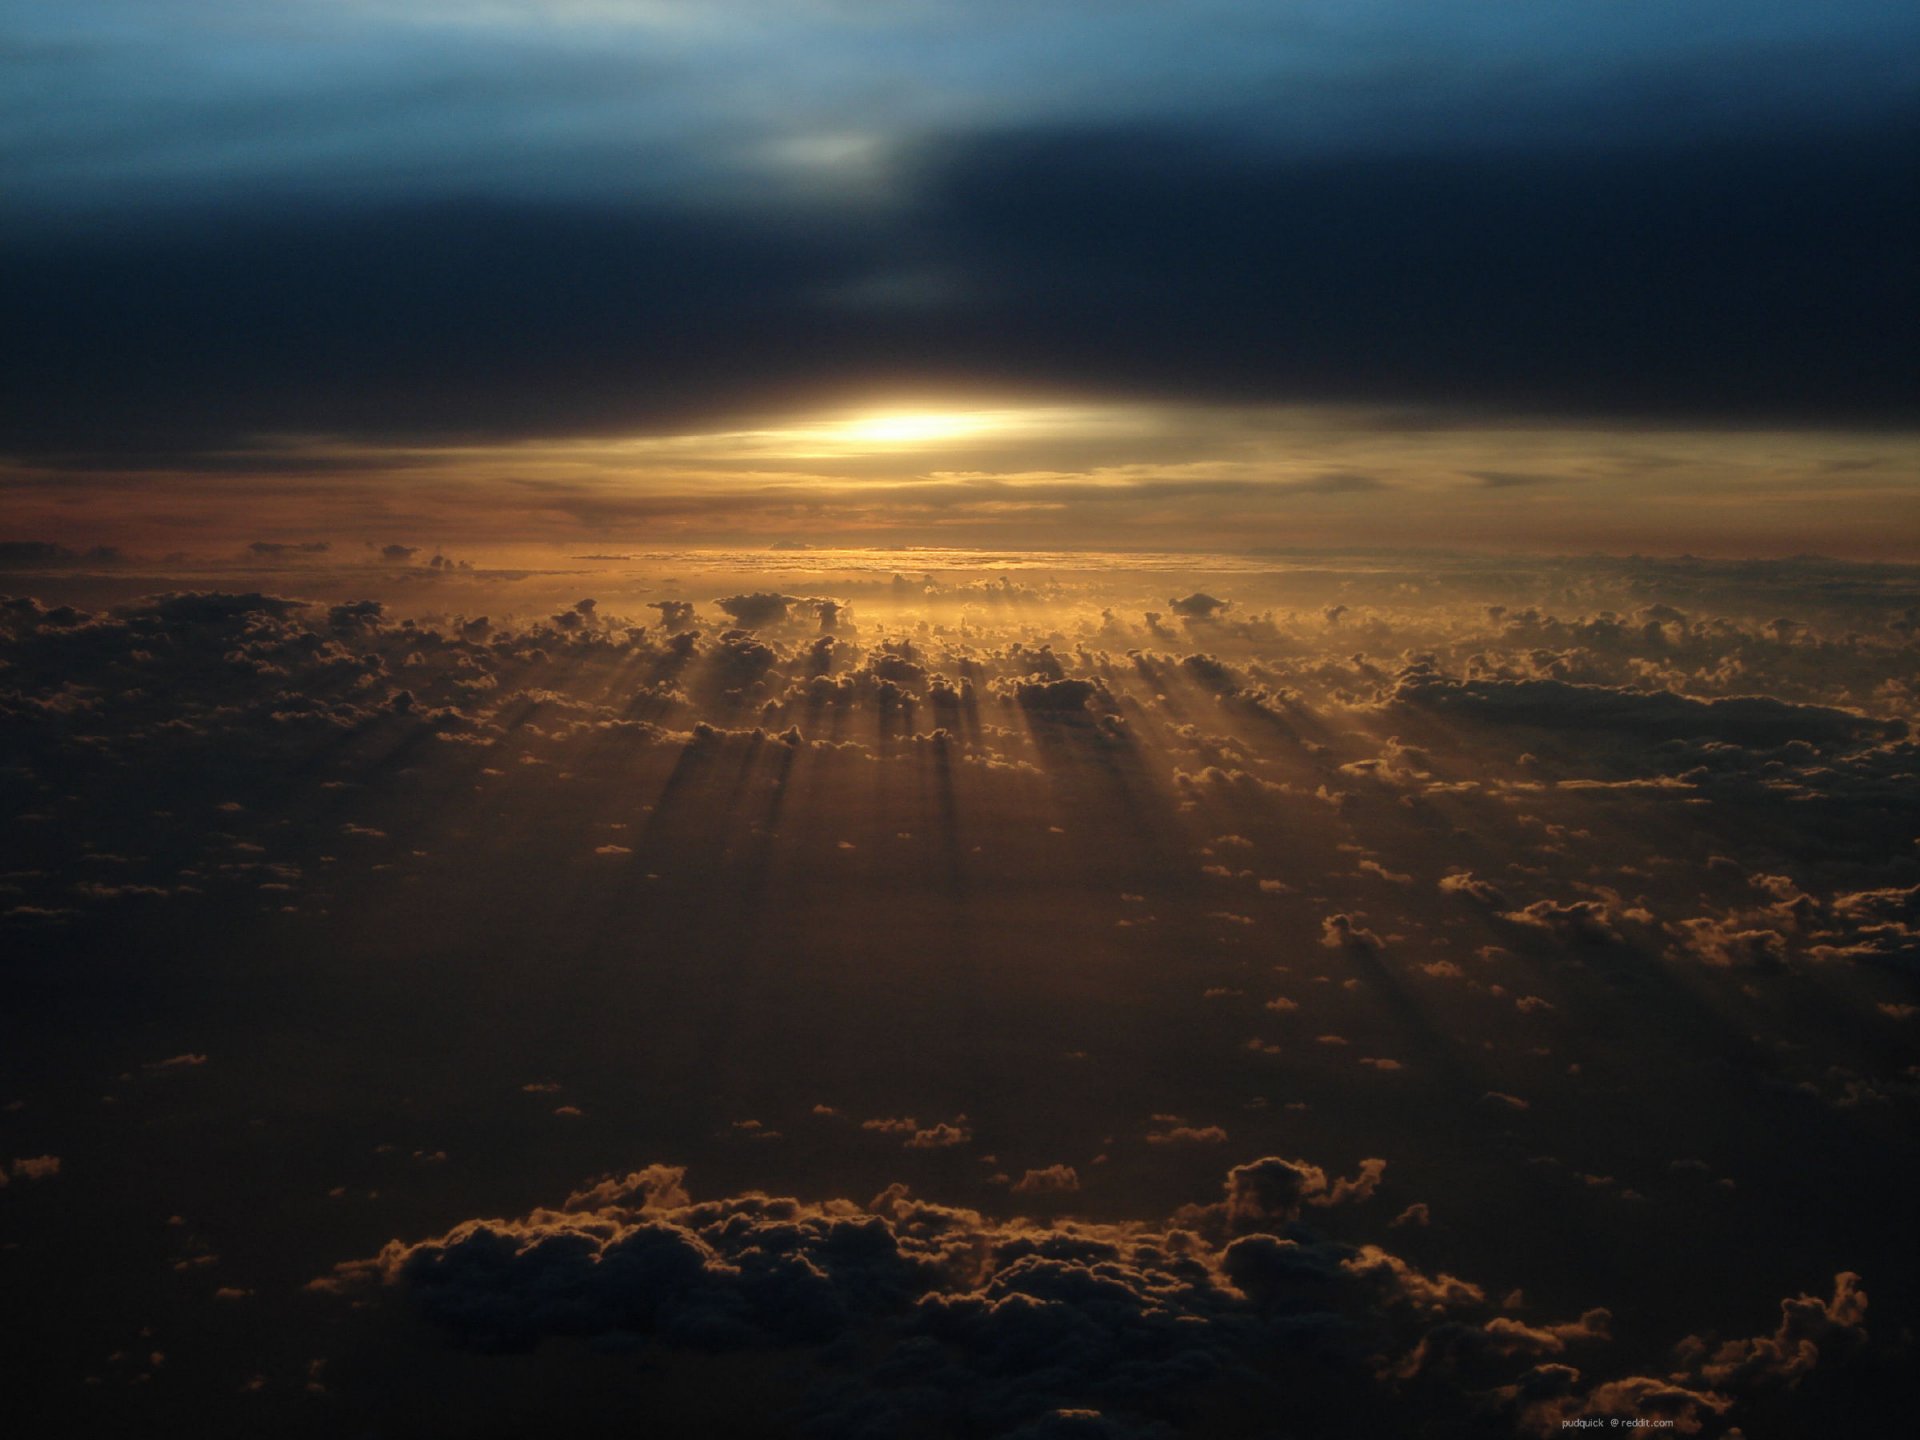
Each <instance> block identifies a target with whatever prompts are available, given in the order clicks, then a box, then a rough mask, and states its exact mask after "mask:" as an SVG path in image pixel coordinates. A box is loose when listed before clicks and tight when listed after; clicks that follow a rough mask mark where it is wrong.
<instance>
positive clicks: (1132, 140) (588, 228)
mask: <svg viewBox="0 0 1920 1440" xmlns="http://www.w3.org/2000/svg"><path fill="white" fill-rule="evenodd" d="M0 37H4V42H5V43H4V48H0V67H4V73H5V75H6V82H5V84H4V85H3V86H0V183H4V185H5V189H6V193H7V195H8V197H9V200H8V205H7V207H6V212H5V215H4V217H0V261H3V262H4V263H0V319H4V322H5V324H6V328H7V332H8V334H9V335H10V337H12V343H11V344H10V345H9V346H8V347H7V355H6V359H5V361H4V362H3V363H4V364H5V365H6V367H7V368H6V373H5V377H4V385H0V465H3V466H4V468H3V469H0V484H4V485H5V487H6V494H7V506H8V513H9V527H8V528H9V530H10V531H11V535H10V537H9V538H15V539H19V540H29V541H43V542H48V543H57V544H61V545H64V546H67V547H69V548H72V549H75V550H78V551H83V552H84V551H86V550H90V549H92V548H94V547H96V546H99V545H115V546H119V547H121V548H123V549H125V550H128V551H129V552H131V553H138V554H143V555H152V556H160V555H167V554H172V553H175V552H178V551H185V552H189V553H192V554H195V555H211V554H230V553H232V552H233V550H234V549H235V548H236V547H239V546H244V545H246V544H250V543H252V542H253V541H256V540H264V541H269V542H280V543H299V542H302V541H321V540H324V541H328V542H331V543H335V544H338V543H341V542H343V541H347V540H354V541H359V540H364V539H368V538H376V539H378V540H379V541H380V543H382V544H386V543H406V544H424V545H427V546H429V547H430V546H432V545H435V544H442V545H449V544H452V543H455V542H456V541H458V542H460V543H464V544H466V545H468V546H469V548H473V547H477V546H478V547H491V548H492V549H494V550H499V549H501V548H502V547H509V546H514V545H524V544H538V545H547V546H556V545H557V546H561V547H564V546H566V545H568V544H571V543H573V542H575V541H577V540H579V539H582V538H589V537H592V536H595V535H599V536H603V537H614V538H632V537H633V536H635V535H640V534H654V535H666V536H669V537H671V538H672V539H673V540H674V541H675V542H676V543H692V544H703V543H704V544H714V543H719V544H731V543H733V542H734V540H735V539H737V538H738V537H739V536H741V535H743V534H744V535H751V536H756V537H762V538H765V539H767V540H768V541H769V542H771V541H772V540H774V539H779V538H795V537H797V538H800V539H804V540H825V541H829V542H831V543H837V544H888V543H910V544H930V543H931V544H938V543H962V544H988V545H1015V546H1018V545H1023V544H1033V545H1039V546H1043V547H1061V546H1081V547H1118V548H1136V549H1138V548H1163V547H1165V546H1167V545H1169V544H1173V545H1177V546H1180V547H1182V548H1188V549H1218V548H1221V547H1222V546H1223V545H1228V544H1230V543H1234V544H1245V543H1249V542H1250V543H1253V544H1260V543H1270V544H1295V543H1298V544H1336V545H1365V544H1373V543H1382V542H1384V543H1392V544H1400V543H1426V544H1447V545H1453V546H1457V547H1464V548H1478V549H1489V550H1502V551H1509V552H1512V551H1524V550H1528V549H1541V550H1547V551H1556V552H1566V551H1578V550H1583V549H1590V548H1601V549H1605V550H1608V551H1611V552H1615V553H1630V552H1635V551H1639V552H1649V553H1679V552H1682V551H1690V552H1693V553H1708V554H1728V555H1741V554H1791V553H1795V552H1796V551H1801V550H1808V549H1813V550H1819V551H1822V552H1824V553H1832V554H1840V555H1849V556H1853V557H1856V558H1881V559H1898V558H1911V556H1912V545H1911V536H1912V535H1913V534H1914V533H1915V532H1916V524H1917V523H1920V511H1916V508H1915V501H1914V476H1915V468H1916V457H1917V455H1920V446H1916V443H1915V431H1916V414H1915V408H1914V401H1913V397H1914V395H1915V394H1916V393H1920V374H1916V366H1915V363H1914V346H1913V344H1912V339H1911V335H1910V333H1908V332H1909V329H1910V327H1908V326H1906V325H1904V324H1903V323H1902V317H1904V316H1905V315H1906V314H1908V313H1910V312H1911V310H1912V308H1913V304H1914V301H1915V298H1916V296H1915V283H1914V278H1915V277H1914V272H1915V267H1914V259H1913V257H1914V255H1915V254H1916V253H1917V252H1920V245H1917V244H1916V240H1920V236H1916V233H1915V226H1914V215H1915V213H1916V196H1915V193H1914V170H1913V165H1912V156H1913V153H1914V146H1915V142H1916V140H1917V139H1920V92H1917V91H1916V85H1915V81H1914V79H1913V67H1912V66H1911V64H1910V63H1907V61H1908V60H1909V59H1910V56H1911V53H1912V49H1913V45H1914V42H1915V40H1916V39H1917V38H1920V21H1916V20H1915V19H1914V17H1913V15H1912V12H1911V8H1910V7H1907V6H1902V5H1897V4H1879V3H1855V0H1849V3H1836V4H1825V5H1820V6H1796V7H1788V6H1756V5H1753V4H1750V3H1725V4H1722V3H1682V4H1661V5H1654V4H1642V3H1621V4H1613V5H1606V6H1593V5H1580V4H1571V3H1490V4H1486V5H1476V6H1472V7H1460V6H1452V5H1441V4H1430V3H1412V0H1396V3H1357V4H1317V3H1313V4H1310V3H1263V4H1254V3H1205V4H1196V5H1182V6H1178V7H1170V6H1166V5H1160V4H1145V3H1117V4H1113V5H1105V6H1101V7H1099V8H1098V10H1097V11H1089V10H1088V9H1087V7H1084V6H1074V5H1064V4H1055V3H1039V4H1020V5H1004V4H997V3H995V4H967V5H960V4H944V3H872V4H866V3H853V0H849V3H824V0H822V3H806V4H797V5H796V4H778V5H776V4H762V3H758V0H741V3H715V4H702V5H697V6H695V5H679V4H666V3H647V4H638V3H636V4H618V3H604V4H568V3H524V4H516V3H444V4H443V3H429V4H404V5H403V4H381V3H346V4H342V3H333V0H329V3H324V4H322V3H308V0H288V3H283V4H276V5H273V6H268V7H261V6H257V5H240V4H230V3H221V0H189V3H183V4H178V5H169V6H167V7H165V8H164V9H161V8H159V7H155V6H152V5H148V4H140V3H99V0H87V3H81V4H75V5H66V6H60V7H47V6H40V5H31V4H25V3H13V0H9V3H8V4H6V5H5V6H4V8H0ZM903 417H905V423H902V418H903ZM823 432H824V433H825V435H826V439H827V442H828V443H825V444H822V443H819V440H820V437H821V435H822V433H823ZM1488 475H1494V476H1497V477H1501V478H1498V479H1493V480H1489V479H1487V478H1486V477H1487V476H1488ZM1196 482H1197V483H1196ZM1488 490H1494V491H1497V492H1499V493H1497V494H1493V495H1489V494H1487V493H1486V492H1487V491H1488Z"/></svg>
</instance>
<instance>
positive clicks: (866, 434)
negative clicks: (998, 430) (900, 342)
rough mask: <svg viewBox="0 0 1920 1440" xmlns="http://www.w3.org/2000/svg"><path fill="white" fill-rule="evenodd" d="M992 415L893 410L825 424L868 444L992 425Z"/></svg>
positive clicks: (953, 435) (946, 436) (948, 435)
mask: <svg viewBox="0 0 1920 1440" xmlns="http://www.w3.org/2000/svg"><path fill="white" fill-rule="evenodd" d="M991 425H992V420H991V418H990V417H989V416H986V415H982V414H978V413H970V412H966V411H947V412H945V413H942V412H938V411H922V412H904V413H903V412H897V411H896V412H890V413H885V414H879V415H864V416H861V417H859V418H857V419H853V420H845V421H841V422H839V423H837V424H833V425H829V426H825V427H822V428H823V429H825V430H826V431H827V433H829V434H832V435H834V436H835V438H838V439H844V440H850V441H853V442H855V443H857V444H867V445H919V444H924V443H926V442H927V441H930V440H954V439H958V438H959V437H960V436H963V435H974V434H978V433H979V432H980V431H982V430H986V429H989V428H990V427H991Z"/></svg>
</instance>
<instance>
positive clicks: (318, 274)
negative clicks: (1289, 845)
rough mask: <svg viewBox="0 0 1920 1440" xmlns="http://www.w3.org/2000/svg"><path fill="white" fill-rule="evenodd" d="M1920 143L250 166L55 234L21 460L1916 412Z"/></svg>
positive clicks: (1143, 144)
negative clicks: (1094, 411)
mask: <svg viewBox="0 0 1920 1440" xmlns="http://www.w3.org/2000/svg"><path fill="white" fill-rule="evenodd" d="M1850 123H1853V122H1850ZM1915 135H1916V130H1915V126H1914V121H1913V117H1912V116H1911V115H1910V114H1893V115H1890V116H1883V117H1881V118H1879V119H1877V120H1875V121H1873V122H1871V123H1870V124H1869V125H1868V126H1867V128H1864V129H1855V130H1845V131H1842V132H1840V133H1834V134H1831V135H1826V134H1821V135H1817V136H1816V135H1795V134H1793V133H1791V132H1789V133H1785V134H1782V133H1778V132H1774V131H1769V130H1767V129H1765V128H1764V127H1762V128H1759V129H1757V130H1755V131H1754V132H1753V133H1751V134H1750V135H1748V136H1746V137H1745V138H1728V137H1719V138H1714V139H1710V140H1709V139H1702V140H1700V141H1698V142H1687V141H1684V140H1677V139H1668V140H1664V141H1651V140H1635V141H1632V142H1631V143H1627V142H1624V141H1622V140H1620V139H1619V138H1618V137H1616V138H1615V139H1614V140H1612V141H1611V142H1608V141H1603V140H1602V141H1596V142H1595V143H1594V144H1593V145H1591V146H1590V147H1573V148H1565V149H1549V150H1547V151H1545V152H1541V151H1537V150H1533V149H1528V148H1522V147H1515V148H1511V149H1491V150H1480V151H1476V150H1474V149H1472V148H1462V147H1460V146H1458V145H1453V146H1447V145H1442V146H1441V147H1440V148H1439V149H1438V150H1437V151H1436V152H1433V153H1429V152H1427V151H1426V150H1423V149H1420V148H1417V147H1415V148H1410V149H1408V150H1407V151H1406V152H1405V153H1403V154H1395V153H1388V154H1381V153H1377V152H1372V151H1369V152H1365V153H1360V154H1357V155H1336V156H1333V157H1327V156H1320V155H1304V154H1298V153H1287V152H1284V151H1281V150H1279V149H1276V148H1274V147H1270V146H1266V145H1263V144H1260V143H1255V142H1253V141H1250V140H1249V138H1248V137H1247V136H1245V135H1242V136H1239V137H1227V136H1225V135H1223V134H1221V133H1220V132H1218V131H1217V130H1210V129H1207V128H1205V127H1181V126H1173V125H1163V126H1159V127H1151V126H1149V127H1143V128H1134V129H1113V128H1099V127H1097V126H1091V127H1079V128H1075V127H1063V128H1056V129H1035V130H1013V131H1007V132H1004V133H993V132H988V133H980V134H973V135H968V136H951V137H948V138H945V139H939V140H929V141H925V142H922V143H921V144H920V145H919V146H918V147H917V148H915V149H913V150H912V152H911V153H910V154H909V155H908V156H907V158H905V159H903V160H902V161H900V162H899V165H898V178H897V179H896V181H895V182H894V184H895V185H896V188H897V189H898V190H899V193H898V194H897V195H895V196H893V197H892V198H891V200H890V202H889V203H888V204H887V205H885V206H881V207H878V208H869V207H860V206H854V207H848V208H845V209H842V210H839V211H837V212H835V211H829V210H824V209H822V208H821V207H818V206H814V205H807V206H798V205H795V206H792V207H788V208H784V209H783V208H778V207H776V208H774V209H773V210H771V211H764V210H756V211H752V212H745V211H739V210H729V209H726V208H720V207H716V206H715V205H713V204H711V203H708V204H704V205H703V204H698V203H695V202H692V201H687V202H684V203H679V204H675V203H672V202H669V201H665V200H659V199H655V200H652V201H648V202H636V203H633V204H627V203H622V202H617V201H607V200H603V199H586V198H580V199H551V198H549V199H535V198H525V197H516V196H514V195H512V194H499V195H494V196H491V197H487V198H482V197H479V196H473V197H470V198H459V197H457V196H456V197H447V198H439V199H425V200H420V201H417V202H407V201H403V200H397V199H388V198H377V196H376V198H368V199H365V200H363V201H357V202H356V201H350V200H346V199H342V198H337V197H336V198H318V197H313V196H308V197H305V198H303V197H302V195H301V194H300V193H299V192H297V191H295V192H293V193H289V194H276V193H264V192H251V191H247V190H240V191H238V192H236V193H235V194H234V195H233V196H232V197H230V198H228V199H225V200H222V201H220V202H218V203H208V202H203V203H200V204H197V205H194V206H190V207H186V208H183V209H181V210H179V211H178V212H177V213H168V212H167V211H166V209H165V208H164V207H160V208H157V209H156V208H153V207H147V208H145V209H142V210H140V211H138V212H137V213H138V223H137V224H135V223H127V224H112V225H88V226H85V227H82V228H80V229H78V230H74V229H72V228H71V227H70V226H68V225H67V224H65V223H62V222H56V221H52V220H48V221H45V222H42V223H39V224H36V223H32V222H29V223H22V224H19V225H15V226H12V227H9V228H8V229H7V230H6V231H5V233H4V236H0V262H3V263H0V276H3V277H4V279H0V318H4V323H5V324H6V328H7V330H8V333H9V334H10V335H11V336H12V338H13V342H14V343H13V344H11V345H10V346H9V347H8V357H9V358H8V360H7V362H6V370H5V371H4V384H0V395H4V397H5V398H4V400H3V401H0V406H3V407H4V408H3V409H0V426H3V427H4V428H3V429H0V436H3V437H4V438H3V439H0V444H3V445H4V447H5V448H6V449H7V450H9V451H11V452H12V453H13V454H15V455H16V456H19V457H22V458H26V459H51V458H55V457H58V456H61V455H68V456H79V455H93V456H96V457H98V458H99V459H100V460H101V461H102V462H104V463H140V462H141V461H142V460H143V459H144V460H157V459H166V458H169V457H170V458H173V459H179V458H183V457H185V456H187V455H190V454H192V453H194V452H196V451H200V450H218V449H220V448H221V447H223V446H225V445H230V444H233V443H235V442H237V441H239V440H241V439H242V438H244V437H247V436H252V435H257V434H261V433H281V434H295V435H314V434H332V435H340V434H350V435H357V436H363V437H386V438H390V439H408V440H431V439H436V438H454V437H463V438H494V439H502V438H513V437H520V436H530V435H565V434H575V433H624V432H633V431H641V430H651V429H659V428H668V429H671V428H674V427H680V426H685V425H689V424H698V423H701V422H702V421H706V420H711V419H714V418H716V417H728V416H739V415H742V414H748V415H751V414H765V413H769V412H770V411H779V410H782V409H785V408H790V407H794V406H800V405H804V404H808V403H819V402H820V401H822V400H823V399H830V398H833V397H837V396H846V395H854V396H858V395H859V394H860V393H862V392H863V391H864V392H872V391H874V390H875V388H876V387H877V388H878V389H879V390H881V391H897V390H899V389H901V388H902V387H905V388H907V389H910V390H920V391H927V390H940V389H949V388H953V387H959V388H960V389H961V390H965V389H968V388H973V389H978V388H981V387H985V388H988V389H994V390H1000V391H1006V390H1009V389H1015V390H1022V389H1031V388H1038V389H1040V390H1042V391H1051V392H1060V393H1081V394H1087V393H1098V394H1103V395H1128V396H1148V397H1161V398H1176V399H1181V400H1199V401H1231V402H1246V401H1252V402H1272V401H1281V400H1284V401H1354V402H1364V403H1375V404H1416V405H1434V406H1442V405H1445V406H1465V407H1467V408H1468V409H1469V410H1472V411H1478V412H1522V413H1533V414H1546V415H1555V416H1563V415H1582V416H1607V415H1632V416H1639V417H1642V418H1661V419H1669V420H1677V421H1687V422H1719V421H1735V422H1765V423H1768V424H1780V423H1787V424H1866V425H1894V424H1911V423H1912V421H1913V420H1914V409H1913V401H1912V397H1913V395H1914V394H1916V393H1920V375H1916V373H1915V370H1914V362H1913V349H1912V346H1911V345H1909V344H1907V343H1906V338H1905V336H1904V334H1903V333H1902V330H1901V327H1900V325H1899V322H1898V319H1897V318H1896V317H1898V316H1900V315H1903V314H1905V313H1907V312H1908V311H1910V310H1911V308H1912V304H1913V301H1914V298H1915V289H1914V284H1915V279H1914V262H1913V255H1914V254H1915V253H1916V245H1915V239H1916V237H1915V234H1914V230H1913V222H1912V217H1913V215H1914V213H1915V206H1914V196H1913V182H1912V175H1911V166H1910V165H1909V164H1907V163H1906V160H1907V157H1908V156H1910V154H1911V153H1912V150H1913V146H1914V143H1915ZM916 277H917V278H916Z"/></svg>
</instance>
